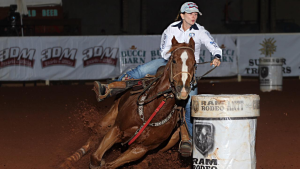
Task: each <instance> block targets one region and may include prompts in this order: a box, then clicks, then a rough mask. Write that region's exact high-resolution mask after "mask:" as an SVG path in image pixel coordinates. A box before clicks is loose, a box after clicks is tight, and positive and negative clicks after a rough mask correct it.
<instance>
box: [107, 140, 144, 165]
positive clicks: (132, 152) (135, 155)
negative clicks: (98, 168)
mask: <svg viewBox="0 0 300 169" xmlns="http://www.w3.org/2000/svg"><path fill="white" fill-rule="evenodd" d="M147 151H148V149H147V148H145V147H142V146H135V147H132V146H131V147H129V149H128V150H126V151H125V152H124V153H122V154H121V155H120V156H119V158H117V159H116V160H114V161H112V162H110V163H107V164H105V165H104V168H107V169H110V168H111V169H112V168H117V167H120V166H122V165H123V164H126V163H129V162H132V161H136V160H138V159H140V158H142V157H143V156H144V155H145V154H146V153H147Z"/></svg>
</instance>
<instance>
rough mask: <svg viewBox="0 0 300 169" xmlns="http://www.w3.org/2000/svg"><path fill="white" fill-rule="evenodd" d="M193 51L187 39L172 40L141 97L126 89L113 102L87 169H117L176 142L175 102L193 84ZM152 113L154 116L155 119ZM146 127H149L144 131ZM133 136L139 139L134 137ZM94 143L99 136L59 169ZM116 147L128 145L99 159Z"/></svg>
mask: <svg viewBox="0 0 300 169" xmlns="http://www.w3.org/2000/svg"><path fill="white" fill-rule="evenodd" d="M194 50H195V42H194V40H193V38H190V40H189V43H178V41H177V40H176V39H175V37H173V39H172V46H171V49H170V50H169V52H170V53H171V56H170V58H169V60H168V62H167V64H166V66H165V68H164V70H163V73H161V74H160V75H159V77H157V78H156V79H155V80H153V81H152V82H151V84H149V85H148V86H147V87H146V88H145V89H144V90H143V91H142V92H141V93H139V94H132V92H131V90H130V89H129V90H128V91H125V93H124V94H122V96H120V97H119V98H117V99H116V101H115V102H114V104H113V105H112V107H111V109H110V110H109V111H108V112H107V113H106V115H105V116H104V118H103V119H102V120H101V122H100V123H99V125H98V129H97V131H98V133H97V134H99V133H100V134H99V135H101V134H104V133H105V135H104V137H103V139H102V141H101V143H100V145H99V147H98V148H97V150H96V151H95V152H94V153H92V154H91V156H90V168H91V169H99V168H101V169H102V168H117V167H120V166H122V165H124V164H125V163H129V162H132V161H136V160H138V159H140V158H142V157H143V156H144V155H145V154H146V153H147V152H148V151H150V150H153V149H155V148H157V147H159V146H160V145H161V144H162V143H163V142H166V141H168V139H170V140H169V142H168V143H167V144H166V146H165V147H164V148H162V149H161V150H160V151H162V152H164V151H167V150H168V149H170V148H171V147H173V146H174V145H175V144H176V143H177V142H178V141H179V128H177V129H176V126H178V125H177V124H178V121H179V120H180V118H179V114H180V111H179V110H178V109H177V105H176V101H178V100H186V99H187V98H188V97H189V93H190V91H191V88H192V87H193V83H194V82H195V76H194V75H195V65H196V61H195V56H194ZM137 102H138V103H137ZM159 108H160V109H159ZM157 110H159V111H157ZM137 112H138V113H137ZM153 112H157V113H156V115H155V116H153V114H154V113H153ZM146 119H148V121H147V122H146ZM149 119H150V120H151V123H149V122H150V120H149ZM146 123H148V124H149V125H148V126H147V127H145V124H146ZM141 129H143V130H142V132H140V131H141ZM175 130H176V131H175ZM174 131H175V132H174ZM139 132H140V133H139ZM137 133H139V134H140V135H139V134H137ZM171 134H173V135H172V136H171ZM137 135H139V137H136V136H137ZM95 140H96V141H99V136H97V135H94V136H91V137H90V138H89V140H88V141H87V143H86V144H85V145H84V146H82V147H81V148H80V149H79V150H77V151H76V152H75V153H74V154H73V155H72V156H70V157H69V158H67V159H66V160H65V162H64V163H63V164H62V165H61V167H63V168H65V167H68V166H71V164H72V163H74V162H76V161H78V160H79V159H80V158H81V157H82V156H83V155H84V154H86V153H87V151H89V150H90V149H91V148H92V147H93V146H96V144H95ZM128 141H129V143H128ZM117 143H122V144H126V143H128V145H129V144H130V145H129V146H128V149H127V150H126V151H125V152H123V153H122V154H121V155H120V156H119V157H118V158H117V159H115V160H113V161H111V162H108V163H106V162H105V160H104V159H103V155H104V153H105V152H106V151H107V150H109V149H110V148H111V147H112V146H113V145H114V144H117Z"/></svg>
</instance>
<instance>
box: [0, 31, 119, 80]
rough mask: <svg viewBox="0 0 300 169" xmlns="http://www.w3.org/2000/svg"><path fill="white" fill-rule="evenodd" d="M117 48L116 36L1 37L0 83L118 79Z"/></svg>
mask: <svg viewBox="0 0 300 169" xmlns="http://www.w3.org/2000/svg"><path fill="white" fill-rule="evenodd" d="M118 46H119V44H118V37H117V36H109V37H108V36H98V37H96V36H95V37H23V38H0V70H1V71H0V80H7V81H11V80H17V81H18V80H78V79H104V78H111V77H116V76H118V75H119V66H118V53H119V48H118Z"/></svg>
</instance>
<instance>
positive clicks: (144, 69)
mask: <svg viewBox="0 0 300 169" xmlns="http://www.w3.org/2000/svg"><path fill="white" fill-rule="evenodd" d="M167 63H168V61H167V60H165V59H163V58H161V59H155V60H152V61H150V62H148V63H145V64H143V65H139V66H137V67H136V68H134V69H132V70H129V71H128V72H126V73H125V74H127V75H128V76H129V77H130V78H133V79H140V78H143V77H145V76H146V74H150V75H155V74H156V70H157V69H158V68H159V67H160V66H165V65H166V64H167ZM125 74H123V75H122V76H120V77H119V78H118V81H121V80H122V78H123V77H124V76H125ZM197 94H198V88H197V87H196V88H194V89H193V90H191V92H190V97H189V100H188V102H187V104H186V107H185V110H186V114H185V120H186V123H187V127H188V131H189V134H190V136H192V135H193V134H192V133H193V124H192V119H191V96H193V95H197Z"/></svg>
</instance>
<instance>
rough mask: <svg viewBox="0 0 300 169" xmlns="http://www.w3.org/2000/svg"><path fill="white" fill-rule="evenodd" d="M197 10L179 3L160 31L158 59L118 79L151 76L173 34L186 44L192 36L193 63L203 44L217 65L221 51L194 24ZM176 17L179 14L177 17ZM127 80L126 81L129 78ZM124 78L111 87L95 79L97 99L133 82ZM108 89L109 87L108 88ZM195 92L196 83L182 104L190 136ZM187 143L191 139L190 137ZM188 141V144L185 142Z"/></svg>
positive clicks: (163, 60)
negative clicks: (193, 42) (172, 19)
mask: <svg viewBox="0 0 300 169" xmlns="http://www.w3.org/2000/svg"><path fill="white" fill-rule="evenodd" d="M198 13H199V14H200V15H202V13H201V12H200V11H199V10H198V6H197V5H196V4H195V3H193V2H186V3H184V4H183V5H182V6H181V9H180V11H179V14H178V16H177V18H176V21H175V22H174V23H172V24H170V25H169V26H168V27H167V29H165V31H164V32H163V34H162V38H161V44H160V53H161V56H162V58H160V59H155V60H152V61H150V62H148V63H146V64H144V65H139V66H137V67H136V68H135V69H132V70H130V71H128V72H126V73H125V74H123V75H122V76H120V77H119V79H118V81H124V80H128V79H140V78H143V77H145V76H146V75H147V74H151V75H154V74H155V73H156V70H157V69H158V68H159V67H160V66H164V65H166V64H167V62H168V59H169V57H170V56H171V54H170V53H168V51H169V50H170V48H171V46H172V42H171V40H172V38H173V36H175V38H176V40H177V41H178V42H179V43H183V42H185V43H188V42H189V39H190V38H193V39H194V41H195V59H196V62H197V63H199V55H200V47H201V44H204V45H205V46H206V48H207V49H208V50H209V51H210V52H211V54H212V55H213V56H214V59H213V61H212V62H211V65H214V66H219V65H220V63H221V62H220V59H221V57H222V50H221V49H220V48H219V46H218V45H217V43H216V42H215V41H214V39H213V37H212V36H211V35H210V33H209V32H208V31H207V30H205V29H204V27H203V26H201V25H200V24H198V23H196V20H197V17H198ZM179 16H180V17H179ZM129 82H130V81H129ZM129 82H128V81H127V83H126V85H125V86H124V84H121V85H120V86H116V84H115V85H112V87H110V86H109V85H108V86H105V85H103V84H100V83H99V82H97V81H96V82H95V83H94V85H95V89H94V90H95V92H96V93H97V94H98V95H97V96H98V98H97V99H98V101H101V100H103V99H104V98H105V97H108V96H109V95H113V94H111V92H107V91H108V90H107V89H113V88H114V89H116V90H121V88H123V90H124V88H128V87H130V85H131V86H132V84H133V83H134V82H133V81H132V82H131V84H129ZM110 91H111V90H110ZM196 94H198V89H197V86H195V87H194V88H193V89H192V90H191V92H190V97H189V100H188V102H187V104H186V108H185V109H186V116H185V120H186V124H187V128H188V132H189V135H190V136H192V133H193V132H192V130H193V125H192V121H191V118H190V116H191V115H190V112H191V107H190V106H191V104H190V103H191V96H193V95H196ZM190 142H192V141H191V139H190ZM187 144H188V143H187ZM187 144H185V143H182V146H188V147H189V146H190V147H189V148H191V145H187Z"/></svg>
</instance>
